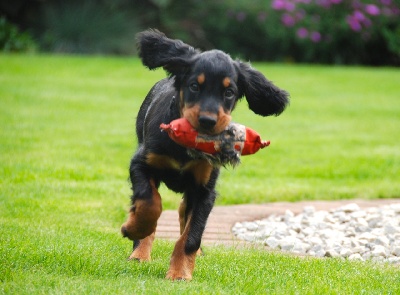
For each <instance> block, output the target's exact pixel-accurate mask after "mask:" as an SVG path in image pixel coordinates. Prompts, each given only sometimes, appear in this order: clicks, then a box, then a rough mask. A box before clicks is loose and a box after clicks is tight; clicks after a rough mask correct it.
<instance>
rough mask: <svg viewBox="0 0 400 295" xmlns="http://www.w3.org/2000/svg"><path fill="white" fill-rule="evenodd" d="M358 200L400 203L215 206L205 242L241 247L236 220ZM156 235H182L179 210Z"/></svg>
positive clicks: (166, 213)
mask: <svg viewBox="0 0 400 295" xmlns="http://www.w3.org/2000/svg"><path fill="white" fill-rule="evenodd" d="M350 203H356V204H358V205H359V206H360V207H361V208H368V207H378V206H383V205H387V204H393V203H400V199H379V200H358V199H354V200H340V201H304V202H296V203H289V202H279V203H269V204H262V205H234V206H216V207H214V209H213V210H212V212H211V214H210V217H209V219H208V223H207V226H206V230H205V232H204V235H203V240H202V243H203V244H204V245H208V246H216V245H226V246H239V245H241V244H245V242H243V241H241V240H238V239H236V238H235V237H234V236H233V234H232V232H231V228H232V226H233V225H234V224H235V222H241V221H253V220H257V219H262V218H265V217H268V216H269V215H271V214H284V213H285V211H286V210H287V209H289V210H291V211H292V212H293V213H295V214H297V213H300V212H302V210H303V207H304V206H314V207H315V208H316V210H330V209H333V208H337V207H340V206H343V205H346V204H350ZM156 238H159V239H166V240H174V241H175V240H177V239H178V238H179V222H178V210H165V211H163V213H162V214H161V217H160V219H159V220H158V226H157V231H156Z"/></svg>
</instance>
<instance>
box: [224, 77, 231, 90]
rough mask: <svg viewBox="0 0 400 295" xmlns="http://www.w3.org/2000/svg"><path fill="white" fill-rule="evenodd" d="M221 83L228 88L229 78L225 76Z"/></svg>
mask: <svg viewBox="0 0 400 295" xmlns="http://www.w3.org/2000/svg"><path fill="white" fill-rule="evenodd" d="M222 85H224V87H225V88H228V87H229V85H231V79H229V78H228V77H225V78H224V80H222Z"/></svg>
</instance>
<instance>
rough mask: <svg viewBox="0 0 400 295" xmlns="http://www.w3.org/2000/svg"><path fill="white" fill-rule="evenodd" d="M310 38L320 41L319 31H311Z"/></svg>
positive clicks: (316, 41)
mask: <svg viewBox="0 0 400 295" xmlns="http://www.w3.org/2000/svg"><path fill="white" fill-rule="evenodd" d="M310 39H311V41H313V42H314V43H318V42H319V41H321V33H320V32H315V31H314V32H311V35H310Z"/></svg>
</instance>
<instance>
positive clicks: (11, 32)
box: [0, 17, 36, 52]
mask: <svg viewBox="0 0 400 295" xmlns="http://www.w3.org/2000/svg"><path fill="white" fill-rule="evenodd" d="M0 50H2V51H5V52H32V51H35V50H36V44H35V42H34V41H33V39H32V37H31V35H29V34H28V33H26V32H24V33H22V32H20V31H19V30H18V28H17V27H16V26H15V25H13V24H11V23H9V22H8V21H7V20H6V19H5V18H4V17H0Z"/></svg>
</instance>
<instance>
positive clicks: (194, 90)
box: [189, 83, 199, 92]
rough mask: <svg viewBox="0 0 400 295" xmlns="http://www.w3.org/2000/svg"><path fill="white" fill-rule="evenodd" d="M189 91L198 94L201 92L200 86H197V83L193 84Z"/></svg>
mask: <svg viewBox="0 0 400 295" xmlns="http://www.w3.org/2000/svg"><path fill="white" fill-rule="evenodd" d="M189 89H190V90H191V91H192V92H198V91H199V84H197V83H192V84H190V85H189Z"/></svg>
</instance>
